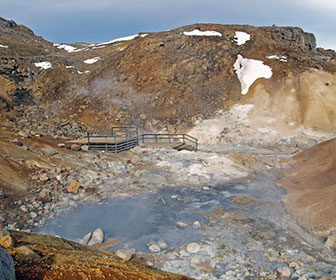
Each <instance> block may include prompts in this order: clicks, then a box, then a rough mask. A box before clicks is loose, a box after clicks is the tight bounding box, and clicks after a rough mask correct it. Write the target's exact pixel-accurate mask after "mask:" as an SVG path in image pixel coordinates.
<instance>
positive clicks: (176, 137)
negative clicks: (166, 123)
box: [138, 133, 198, 151]
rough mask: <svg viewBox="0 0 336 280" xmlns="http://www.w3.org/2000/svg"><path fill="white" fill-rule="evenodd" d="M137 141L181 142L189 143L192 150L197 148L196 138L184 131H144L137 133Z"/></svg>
mask: <svg viewBox="0 0 336 280" xmlns="http://www.w3.org/2000/svg"><path fill="white" fill-rule="evenodd" d="M138 139H139V141H141V142H142V143H145V142H147V143H148V141H150V143H176V144H179V143H182V144H185V145H190V146H191V147H192V148H193V149H194V150H196V151H197V149H198V140H197V139H196V138H195V137H192V136H190V135H188V134H185V133H166V134H164V133H144V134H141V135H139V137H138Z"/></svg>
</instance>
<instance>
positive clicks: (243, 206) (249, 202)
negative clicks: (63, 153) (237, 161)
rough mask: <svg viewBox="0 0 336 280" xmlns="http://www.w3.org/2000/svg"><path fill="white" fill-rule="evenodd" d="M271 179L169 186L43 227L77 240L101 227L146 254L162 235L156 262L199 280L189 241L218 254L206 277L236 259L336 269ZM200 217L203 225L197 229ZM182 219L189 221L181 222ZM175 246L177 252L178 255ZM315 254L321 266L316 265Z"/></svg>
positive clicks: (253, 267) (262, 267) (243, 264)
mask: <svg viewBox="0 0 336 280" xmlns="http://www.w3.org/2000/svg"><path fill="white" fill-rule="evenodd" d="M270 178H271V174H270V175H269V176H266V177H265V176H255V177H252V178H250V181H249V182H246V183H237V182H236V183H234V182H232V183H226V184H223V185H218V186H203V187H199V188H185V187H183V188H182V187H173V188H164V189H161V190H159V191H156V192H145V193H142V194H140V195H137V196H134V197H131V198H127V199H117V200H106V201H102V202H100V203H96V204H86V205H82V206H81V207H79V208H77V209H75V210H74V211H72V212H70V213H67V214H65V215H63V216H59V217H56V218H54V219H51V220H49V221H47V223H46V224H44V225H43V226H42V227H40V228H39V229H38V232H39V233H45V234H51V235H59V236H61V237H63V238H66V239H70V240H78V239H80V238H82V237H83V236H84V235H86V234H87V233H88V232H91V231H94V230H95V229H96V228H98V227H99V228H101V229H102V230H103V232H104V234H105V240H107V239H108V238H116V239H117V240H118V241H119V244H118V245H117V246H115V247H113V248H112V250H117V249H119V248H135V249H136V250H137V252H144V253H147V252H149V251H148V248H147V244H148V243H149V242H151V241H154V242H158V241H159V240H164V241H165V242H166V243H167V245H168V249H166V250H162V251H161V252H160V253H158V254H157V258H158V260H160V264H157V265H156V266H158V268H161V269H164V270H168V271H172V272H177V273H183V274H187V275H189V276H192V277H196V278H200V279H203V278H204V277H205V276H204V275H203V274H204V273H205V272H204V271H202V269H201V270H200V271H198V270H197V269H196V270H195V269H194V268H192V267H189V268H188V266H189V265H190V261H191V258H192V257H193V254H189V253H188V252H186V250H185V245H186V244H189V243H191V242H198V243H199V244H200V245H201V250H200V252H199V254H200V255H201V256H209V257H211V258H212V259H214V260H216V263H215V264H214V265H213V270H212V272H211V276H209V272H208V271H206V273H207V275H208V276H206V277H209V278H208V279H211V278H213V279H218V278H219V277H220V276H221V275H223V273H225V272H226V271H228V270H231V269H232V267H231V266H232V263H234V264H235V265H236V267H235V269H238V270H241V269H245V270H246V268H247V267H249V271H250V272H249V275H253V273H252V272H251V271H255V272H258V273H261V272H263V271H275V270H276V269H277V268H279V267H281V266H283V265H289V263H291V262H292V263H293V262H294V261H295V263H296V264H297V266H298V267H299V268H300V269H302V271H301V272H302V273H301V274H299V272H300V271H299V272H296V270H295V269H294V268H289V270H290V271H291V273H292V274H293V275H294V273H297V275H298V276H299V275H302V274H303V272H306V273H310V274H309V275H310V276H311V277H312V276H314V277H315V276H316V277H319V276H322V275H336V268H335V262H334V260H335V258H334V255H333V254H332V252H331V251H329V250H328V249H327V248H326V247H325V246H324V244H323V242H322V241H321V240H317V239H315V238H313V237H312V236H310V235H309V234H308V233H307V232H306V231H304V230H303V229H302V228H301V227H299V226H298V225H297V224H296V223H295V221H294V220H293V219H292V218H291V217H290V216H289V215H288V214H287V213H286V212H285V211H284V209H283V205H282V203H281V197H282V196H283V194H284V193H283V191H282V190H280V189H279V188H277V187H276V186H275V185H274V184H273V182H272V180H271V179H270ZM195 221H198V222H199V224H200V225H201V226H200V227H197V228H195V226H193V224H194V222H195ZM178 222H182V223H184V224H186V227H184V228H180V227H178V226H177V223H178ZM172 251H175V252H178V257H176V255H175V259H174V258H173V257H172V255H171V252H172ZM317 259H319V263H320V265H318V266H316V267H315V268H312V267H311V263H314V261H313V260H317ZM298 267H296V268H298ZM304 269H305V270H304ZM251 273H252V274H251ZM312 273H313V274H312ZM202 275H203V276H202ZM255 275H257V274H255ZM204 279H206V278H204ZM223 279H226V278H223ZM238 279H239V278H238ZM242 279H244V278H242ZM294 279H295V278H294Z"/></svg>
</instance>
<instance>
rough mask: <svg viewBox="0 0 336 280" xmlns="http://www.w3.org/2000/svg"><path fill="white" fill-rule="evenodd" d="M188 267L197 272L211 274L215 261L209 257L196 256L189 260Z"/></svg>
mask: <svg viewBox="0 0 336 280" xmlns="http://www.w3.org/2000/svg"><path fill="white" fill-rule="evenodd" d="M190 265H191V266H192V267H193V268H195V269H197V270H203V271H207V272H211V271H212V270H213V269H214V268H215V266H216V261H215V260H214V259H213V258H211V257H210V256H202V255H196V256H194V257H192V259H191V260H190Z"/></svg>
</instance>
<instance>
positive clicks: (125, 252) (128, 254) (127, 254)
mask: <svg viewBox="0 0 336 280" xmlns="http://www.w3.org/2000/svg"><path fill="white" fill-rule="evenodd" d="M134 254H135V249H120V250H118V251H117V252H116V255H117V256H118V257H119V258H121V259H123V260H125V261H129V260H130V259H131V258H132V256H133V255H134Z"/></svg>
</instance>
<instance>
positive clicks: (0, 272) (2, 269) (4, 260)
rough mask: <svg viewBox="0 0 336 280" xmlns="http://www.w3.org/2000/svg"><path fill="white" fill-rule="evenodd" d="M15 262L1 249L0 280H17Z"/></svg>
mask: <svg viewBox="0 0 336 280" xmlns="http://www.w3.org/2000/svg"><path fill="white" fill-rule="evenodd" d="M15 279H16V278H15V270H14V262H13V259H12V257H11V256H10V255H9V254H8V253H7V251H6V250H5V249H3V248H1V247H0V280H15Z"/></svg>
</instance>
